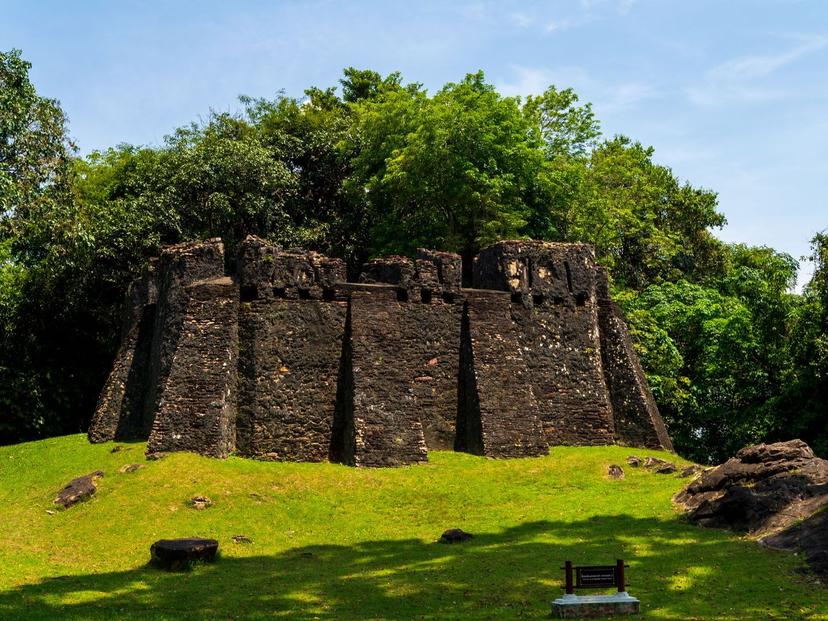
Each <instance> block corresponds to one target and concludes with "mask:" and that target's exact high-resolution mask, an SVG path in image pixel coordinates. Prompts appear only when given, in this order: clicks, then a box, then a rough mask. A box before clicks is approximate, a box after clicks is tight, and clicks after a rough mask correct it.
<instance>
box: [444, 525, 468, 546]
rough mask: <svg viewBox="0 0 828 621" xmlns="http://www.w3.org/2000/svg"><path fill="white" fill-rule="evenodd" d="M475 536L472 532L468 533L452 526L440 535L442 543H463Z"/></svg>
mask: <svg viewBox="0 0 828 621" xmlns="http://www.w3.org/2000/svg"><path fill="white" fill-rule="evenodd" d="M472 537H474V535H472V534H471V533H467V532H466V531H464V530H460V529H459V528H450V529H448V530H447V531H445V532H444V533H443V534H442V535H440V543H462V542H464V541H468V540H469V539H471V538H472Z"/></svg>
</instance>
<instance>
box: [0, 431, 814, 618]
mask: <svg viewBox="0 0 828 621" xmlns="http://www.w3.org/2000/svg"><path fill="white" fill-rule="evenodd" d="M123 446H124V450H121V451H120V452H117V453H111V452H110V451H111V449H112V444H111V443H105V444H100V445H90V444H89V443H88V442H87V441H86V438H85V437H83V436H70V437H65V438H53V439H49V440H45V441H40V442H36V443H29V444H22V445H17V446H12V447H2V448H0V489H3V490H7V491H8V494H7V497H6V500H5V502H4V503H3V504H2V505H0V520H2V523H3V528H4V537H3V539H2V540H1V541H0V556H2V557H3V564H2V566H0V617H2V618H4V619H28V618H32V619H50V618H61V619H84V620H88V619H112V618H118V619H142V620H143V619H173V618H174V619H203V618H205V617H211V618H237V619H265V618H273V617H277V618H278V617H284V618H296V619H312V618H316V617H318V618H320V619H334V618H335V619H342V620H347V619H412V618H418V617H424V618H426V619H442V618H462V619H515V618H543V617H548V615H549V602H550V600H551V599H553V598H554V597H557V596H559V595H560V594H561V593H562V584H561V582H562V578H563V572H562V571H561V570H560V569H559V568H560V567H561V566H562V565H563V562H562V561H564V560H572V561H574V562H575V563H576V564H594V563H613V562H614V559H616V558H623V559H626V560H627V561H628V563H629V565H630V568H629V570H628V574H627V578H628V580H629V582H630V583H631V584H632V587H631V589H632V590H631V592H632V594H633V595H635V596H637V597H639V598H640V599H641V602H642V618H645V619H658V620H663V621H667V620H670V619H694V618H695V619H731V620H734V621H735V620H739V621H748V620H753V619H772V618H776V619H809V620H811V621H817V620H822V621H825V620H826V619H828V616H826V610H828V593H826V591H825V589H822V588H820V587H819V586H816V585H814V584H813V583H811V582H810V581H809V580H807V579H806V578H805V577H803V576H802V575H800V574H798V573H797V570H798V569H799V568H800V567H802V556H801V555H800V556H796V555H793V554H781V553H778V552H776V553H775V552H773V551H770V550H767V549H765V548H763V547H761V546H758V545H757V544H756V543H755V542H753V541H750V540H748V539H745V538H744V537H739V536H737V535H734V534H733V533H728V532H725V531H720V530H712V529H700V528H698V527H696V526H693V525H691V524H688V523H687V522H686V521H684V520H682V519H680V517H679V516H678V515H677V513H676V510H675V509H674V508H673V506H672V504H671V502H670V498H671V497H672V496H673V494H675V493H676V492H677V491H678V490H679V489H680V488H681V487H682V486H683V485H684V484H685V483H686V479H679V478H676V477H674V476H665V475H656V474H652V473H650V472H647V471H644V470H642V469H635V468H625V470H626V478H625V479H624V480H623V481H615V480H611V479H609V478H608V477H607V476H606V472H607V467H608V466H609V464H612V463H616V464H617V463H622V464H623V463H625V462H624V460H625V459H626V456H627V455H629V454H630V449H628V448H624V447H616V446H609V447H556V448H554V449H553V450H552V452H551V454H550V455H548V456H546V457H540V458H536V459H519V460H490V459H485V458H481V457H475V456H472V455H466V454H460V453H449V452H439V451H438V452H430V453H429V463H428V464H423V465H419V466H411V467H406V468H385V469H355V468H348V467H346V466H341V465H338V464H327V463H322V464H308V463H304V464H302V463H274V462H261V461H254V460H245V459H238V458H230V459H228V460H215V459H209V458H205V457H200V456H198V455H193V454H186V453H174V454H170V455H169V456H167V457H165V458H164V459H162V460H158V461H151V462H149V461H144V460H143V451H144V448H145V445H144V444H143V443H136V444H126V445H123ZM636 452H637V454H639V455H641V456H642V457H645V456H650V455H652V456H656V457H661V458H666V459H669V460H675V456H673V455H669V454H666V453H664V452H660V451H644V452H643V453H641V452H638V451H636ZM135 462H140V463H143V464H144V467H143V468H142V469H140V470H139V471H137V472H135V473H132V474H122V473H119V472H118V470H119V468H120V467H121V466H123V465H125V464H129V463H135ZM678 463H679V464H683V463H684V461H683V460H678ZM98 469H102V470H104V472H105V473H106V475H105V476H104V477H103V478H102V479H101V480H100V482H99V489H98V492H97V494H96V495H95V496H94V497H93V498H92V499H91V500H89V501H87V502H85V503H82V504H80V505H77V506H75V507H73V508H71V509H69V510H67V511H60V512H57V513H55V514H54V515H49V514H47V513H46V511H45V509H49V508H50V507H52V504H51V502H52V499H53V498H54V495H55V492H56V491H57V490H58V489H60V488H61V487H62V486H63V485H64V484H65V483H66V482H67V481H68V480H69V479H71V478H73V477H74V476H76V475H78V474H82V473H87V472H92V471H95V470H98ZM182 473H186V476H181V474H182ZM343 490H347V492H343ZM197 494H201V495H206V496H207V497H209V498H211V499H212V500H213V505H212V506H211V507H210V508H209V509H206V510H204V511H194V510H192V509H190V508H188V507H187V504H186V503H187V501H188V500H189V499H190V498H192V497H193V496H194V495H197ZM125 518H126V520H125ZM125 521H128V524H129V528H124V524H125ZM450 527H460V528H463V529H464V530H466V531H468V532H471V533H473V534H474V539H472V540H470V541H468V542H466V543H463V544H462V545H451V546H449V545H441V544H438V543H436V540H437V538H438V537H439V536H440V533H442V532H443V531H444V530H445V529H446V528H450ZM194 534H199V535H202V536H208V537H214V538H216V539H217V540H218V541H219V550H220V554H221V556H220V558H219V559H218V560H217V561H216V563H215V564H212V565H205V566H201V567H196V568H195V569H193V570H192V571H191V572H188V573H186V574H184V575H181V574H176V573H168V572H164V571H158V570H156V569H154V568H152V567H148V566H147V560H148V559H149V545H150V544H151V543H152V542H153V541H155V540H156V539H159V538H167V537H178V536H193V535H194ZM240 534H243V535H247V536H248V537H249V538H250V539H252V541H253V543H252V544H247V545H244V544H235V543H233V541H232V539H231V538H232V536H233V535H240ZM757 576H761V580H757Z"/></svg>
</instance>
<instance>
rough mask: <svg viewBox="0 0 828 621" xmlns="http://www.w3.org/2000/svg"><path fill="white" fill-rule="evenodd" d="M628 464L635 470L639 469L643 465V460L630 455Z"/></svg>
mask: <svg viewBox="0 0 828 621" xmlns="http://www.w3.org/2000/svg"><path fill="white" fill-rule="evenodd" d="M627 463H628V464H629V465H631V466H632V467H633V468H638V467H639V466H640V465H641V464H642V463H643V460H642V459H641V458H640V457H637V456H635V455H630V456H629V457H627Z"/></svg>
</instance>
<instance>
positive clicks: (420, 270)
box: [89, 236, 672, 466]
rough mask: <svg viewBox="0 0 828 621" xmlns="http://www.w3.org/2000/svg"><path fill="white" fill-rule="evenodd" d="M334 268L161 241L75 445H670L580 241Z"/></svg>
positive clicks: (253, 450)
mask: <svg viewBox="0 0 828 621" xmlns="http://www.w3.org/2000/svg"><path fill="white" fill-rule="evenodd" d="M462 271H463V270H462V264H461V259H460V257H459V256H458V255H455V254H451V253H447V252H435V251H430V250H420V251H419V252H418V253H417V258H416V259H414V260H412V259H409V258H406V257H398V256H392V257H386V258H383V259H376V260H373V261H370V262H369V263H367V264H366V265H365V266H364V267H363V271H362V275H361V277H360V282H347V279H346V270H345V264H344V263H343V262H342V261H341V260H340V259H334V258H329V257H326V256H323V255H320V254H317V253H314V252H304V251H283V250H282V249H280V248H278V247H276V246H273V245H271V244H269V243H267V242H265V241H264V240H261V239H259V238H256V237H252V236H251V237H248V238H247V239H245V240H244V242H243V243H242V244H241V246H240V251H239V255H238V258H237V260H236V263H235V267H234V269H233V275H232V276H227V275H226V274H225V257H224V247H223V245H222V242H221V240H219V239H211V240H207V241H204V242H191V243H184V244H178V245H175V246H171V247H167V248H165V249H164V250H163V251H162V253H161V256H160V257H159V258H158V259H157V260H153V261H152V262H151V263H150V265H149V266H148V268H147V270H146V273H145V275H144V276H143V277H142V278H141V279H139V280H138V281H136V282H134V283H133V284H132V285H131V286H130V288H129V290H128V293H127V299H126V308H125V312H124V324H123V331H122V340H121V345H120V348H119V350H118V354H117V356H116V358H115V362H114V364H113V368H112V371H111V373H110V375H109V377H108V379H107V381H106V384H105V386H104V388H103V391H102V393H101V396H100V399H99V402H98V405H97V408H96V411H95V414H94V417H93V420H92V424H91V427H90V430H89V438H90V440H91V441H92V442H102V441H108V440H113V439H114V440H125V439H148V444H147V453H148V454H155V453H161V452H166V451H181V450H185V451H195V452H198V453H201V454H204V455H208V456H213V457H226V456H227V455H229V454H231V453H236V454H238V455H241V456H249V457H255V458H260V459H270V460H285V461H323V460H330V461H334V462H341V463H345V464H351V465H357V466H396V465H402V464H411V463H416V462H421V461H426V460H427V454H428V450H430V449H439V450H444V449H454V450H457V451H465V452H469V453H474V454H478V455H487V456H491V457H523V456H533V455H543V454H546V453H547V451H548V449H549V447H550V446H553V445H561V444H574V445H596V444H613V443H620V444H626V445H632V446H643V447H652V448H666V449H671V448H672V446H671V443H670V438H669V437H668V435H667V432H666V430H665V428H664V424H663V422H662V420H661V416H660V415H659V412H658V409H657V408H656V406H655V403H654V401H653V398H652V395H651V394H650V390H649V388H648V386H647V383H646V380H645V378H644V375H643V372H642V370H641V366H640V364H639V361H638V358H637V356H636V354H635V352H634V350H633V347H632V344H631V341H630V337H629V334H628V332H627V327H626V324H625V323H624V320H623V318H622V316H621V314H620V311H619V309H618V307H617V306H616V305H615V304H614V303H613V302H612V301H611V300H610V297H609V292H608V285H607V275H606V272H605V271H604V270H603V269H602V268H600V267H599V266H597V264H596V263H595V258H594V255H593V252H592V249H591V248H590V247H589V246H586V245H583V244H559V243H546V242H537V241H504V242H499V243H496V244H494V245H492V246H489V247H487V248H485V249H484V250H482V251H481V252H480V254H479V255H478V256H477V257H476V258H475V259H474V263H473V266H472V270H471V272H472V285H473V286H472V288H464V287H462V286H461V282H462V277H461V274H462Z"/></svg>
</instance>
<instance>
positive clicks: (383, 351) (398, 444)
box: [346, 285, 428, 466]
mask: <svg viewBox="0 0 828 621" xmlns="http://www.w3.org/2000/svg"><path fill="white" fill-rule="evenodd" d="M400 291H404V290H402V289H399V288H397V287H391V286H388V285H373V286H371V285H363V286H361V287H354V288H353V290H352V291H351V294H350V295H351V310H350V312H351V325H350V329H351V333H350V335H347V336H346V337H350V345H351V351H352V358H351V363H352V377H353V423H352V424H353V428H354V436H355V438H354V463H355V464H356V465H358V466H397V465H402V464H409V463H416V462H420V461H426V459H427V457H426V443H425V435H424V433H423V425H422V423H421V421H420V413H419V410H418V406H417V399H416V397H415V385H416V383H417V382H418V379H417V378H418V377H419V376H420V375H421V374H422V373H423V367H424V363H427V361H428V358H426V359H425V360H423V358H424V357H425V356H423V355H421V354H419V351H421V349H422V341H423V336H424V335H423V333H421V332H420V331H419V330H417V327H418V326H417V322H412V321H410V320H409V319H410V305H411V302H408V301H399V300H398V299H397V296H398V293H399V292H400Z"/></svg>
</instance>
